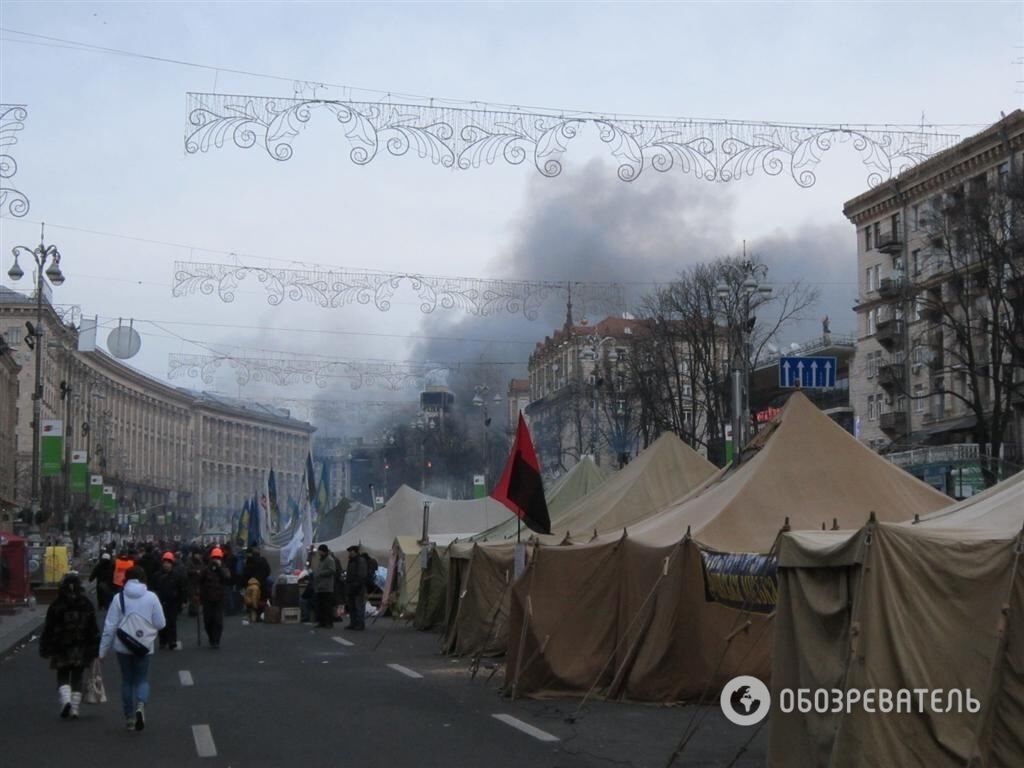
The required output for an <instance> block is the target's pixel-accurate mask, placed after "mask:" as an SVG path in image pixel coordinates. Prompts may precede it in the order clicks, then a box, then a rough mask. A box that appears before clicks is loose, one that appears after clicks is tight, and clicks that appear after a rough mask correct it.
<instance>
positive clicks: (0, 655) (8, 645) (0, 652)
mask: <svg viewBox="0 0 1024 768" xmlns="http://www.w3.org/2000/svg"><path fill="white" fill-rule="evenodd" d="M36 619H37V621H32V622H29V623H27V624H26V625H25V629H24V630H23V631H22V632H21V633H19V634H17V635H15V639H14V640H11V641H0V643H2V644H0V660H4V659H6V658H7V657H8V656H10V655H11V654H12V653H14V652H15V651H17V650H18V649H19V648H20V647H21V646H22V645H24V644H25V643H27V642H28V639H29V638H30V637H32V635H37V634H39V631H40V630H41V629H42V627H43V624H44V623H46V617H45V616H37V617H36Z"/></svg>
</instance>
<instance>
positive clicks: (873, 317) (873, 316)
mask: <svg viewBox="0 0 1024 768" xmlns="http://www.w3.org/2000/svg"><path fill="white" fill-rule="evenodd" d="M877 319H878V310H877V309H872V310H869V311H868V336H874V335H875V325H876V321H877Z"/></svg>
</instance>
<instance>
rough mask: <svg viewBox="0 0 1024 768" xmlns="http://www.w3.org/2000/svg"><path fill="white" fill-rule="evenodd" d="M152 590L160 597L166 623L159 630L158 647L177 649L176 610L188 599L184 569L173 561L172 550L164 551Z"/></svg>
mask: <svg viewBox="0 0 1024 768" xmlns="http://www.w3.org/2000/svg"><path fill="white" fill-rule="evenodd" d="M153 591H154V592H156V596H157V597H158V598H160V605H161V606H162V607H163V609H164V618H165V619H166V620H167V624H166V625H164V628H163V629H161V630H160V647H161V648H167V649H169V650H172V651H176V650H177V649H178V612H179V611H180V610H181V607H182V606H183V605H184V604H185V601H186V600H187V599H188V584H187V581H186V578H185V569H184V568H183V567H182V566H181V565H179V564H178V563H176V562H175V560H174V553H173V552H164V554H163V558H162V561H161V564H160V570H159V571H158V572H157V575H156V582H155V584H154V590H153Z"/></svg>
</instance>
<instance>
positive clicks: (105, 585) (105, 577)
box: [89, 552, 114, 611]
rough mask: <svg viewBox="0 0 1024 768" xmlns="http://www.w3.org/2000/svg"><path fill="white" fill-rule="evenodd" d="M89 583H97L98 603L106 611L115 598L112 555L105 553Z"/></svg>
mask: <svg viewBox="0 0 1024 768" xmlns="http://www.w3.org/2000/svg"><path fill="white" fill-rule="evenodd" d="M89 581H95V582H96V603H97V605H99V608H100V610H101V611H105V610H106V609H107V606H109V605H110V601H111V600H112V599H113V597H114V561H113V560H111V559H110V553H109V552H104V553H103V554H102V555H100V559H99V560H97V561H96V565H94V566H93V568H92V573H90V574H89Z"/></svg>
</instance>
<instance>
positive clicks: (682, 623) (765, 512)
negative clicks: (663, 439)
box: [508, 393, 949, 701]
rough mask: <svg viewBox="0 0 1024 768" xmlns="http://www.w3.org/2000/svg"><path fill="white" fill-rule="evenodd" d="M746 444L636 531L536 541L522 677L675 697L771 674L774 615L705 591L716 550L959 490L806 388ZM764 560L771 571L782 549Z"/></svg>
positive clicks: (517, 649)
mask: <svg viewBox="0 0 1024 768" xmlns="http://www.w3.org/2000/svg"><path fill="white" fill-rule="evenodd" d="M746 454H747V458H746V461H745V462H744V463H743V464H742V465H741V466H740V467H739V468H738V469H736V470H730V471H727V472H722V473H719V474H718V475H717V476H716V477H715V478H713V479H712V480H710V481H708V482H706V483H704V484H703V485H702V486H701V487H699V488H698V489H697V490H695V491H693V492H692V493H690V494H689V495H687V496H686V497H684V498H683V499H682V500H681V501H679V502H678V503H676V504H675V505H672V506H671V507H669V508H668V509H666V510H664V511H662V512H660V513H659V514H657V515H654V516H651V517H649V518H647V519H646V520H643V521H641V522H638V523H637V524H636V525H634V526H632V527H630V528H629V529H628V531H627V533H626V534H625V535H620V536H619V537H612V536H603V537H599V538H598V539H596V540H595V541H593V542H591V543H589V544H586V545H583V546H578V547H568V548H550V547H544V548H542V549H541V550H540V551H539V552H538V553H536V555H535V557H534V559H533V563H532V565H531V567H530V568H529V569H528V570H527V572H526V574H525V575H524V577H523V578H522V579H520V580H519V581H518V582H517V583H516V584H515V586H514V588H513V590H512V603H513V604H512V608H511V617H510V622H509V666H508V683H509V685H510V686H512V687H514V688H515V690H516V691H517V692H518V693H531V694H535V695H545V694H566V693H580V692H584V691H587V690H590V689H591V687H592V686H596V690H599V691H601V692H603V693H605V694H606V695H611V696H622V697H627V698H631V699H636V700H644V701H672V700H679V699H686V698H692V697H694V696H696V695H698V694H699V693H700V692H702V691H703V690H705V688H708V687H709V688H710V689H711V690H715V689H716V688H717V687H718V686H719V685H720V684H721V683H723V682H725V681H726V680H728V679H729V678H730V677H732V676H734V675H735V674H740V673H744V674H754V675H758V676H761V677H763V678H767V676H768V674H769V659H770V650H771V645H770V640H771V634H770V632H769V628H768V624H767V621H768V620H767V619H766V618H765V617H764V616H762V615H757V614H749V613H744V612H740V611H738V610H735V609H733V608H728V607H725V606H724V605H721V604H718V603H711V602H707V601H706V600H705V580H704V577H703V562H702V561H703V559H704V557H703V553H706V552H707V551H709V550H718V551H721V552H733V553H762V554H763V553H769V552H770V551H771V550H772V549H773V545H774V542H775V540H776V538H777V535H778V532H779V531H780V529H781V528H782V527H783V525H784V524H785V522H786V520H787V519H788V520H789V523H790V525H791V526H792V527H793V528H797V529H819V530H820V528H821V526H822V524H827V525H828V526H831V525H832V522H833V519H838V521H839V522H840V524H843V523H846V524H848V525H858V524H862V523H863V522H864V521H866V520H867V519H868V516H869V514H870V513H871V512H874V513H875V514H876V515H877V516H878V517H879V519H883V520H905V519H907V518H910V517H912V516H913V515H914V514H925V513H927V512H931V511H933V510H936V509H939V508H940V507H943V506H945V504H946V503H948V501H949V499H948V498H947V497H945V496H943V495H942V494H940V493H939V492H937V491H935V490H934V489H933V488H931V487H930V486H928V485H926V484H924V483H922V482H920V481H919V480H917V479H915V478H914V477H912V476H911V475H909V474H907V473H906V472H904V471H903V470H901V469H899V468H897V467H895V466H893V465H892V464H890V463H889V462H887V461H885V460H884V459H882V458H880V457H878V456H877V455H875V454H874V453H873V452H871V451H870V450H868V449H867V448H865V447H864V446H862V445H861V444H860V443H859V442H858V441H857V440H855V439H854V438H853V437H851V436H850V435H849V434H848V433H846V432H845V431H844V430H843V429H842V428H841V427H839V426H838V425H837V424H836V423H835V422H833V421H832V420H831V419H829V418H828V417H827V416H826V415H825V414H823V413H822V412H821V411H820V410H818V408H817V407H816V406H814V405H813V404H812V403H811V402H810V401H809V400H808V399H807V398H806V397H805V396H803V395H802V394H800V393H796V394H794V395H793V396H792V397H791V398H790V399H789V402H788V403H787V405H786V407H785V408H784V409H783V411H782V413H781V414H780V415H779V417H778V418H777V420H776V421H775V422H773V423H772V424H771V425H769V427H768V428H767V429H766V430H764V432H762V434H761V435H759V436H758V438H757V439H756V440H755V441H754V442H753V443H752V444H751V445H750V446H748V450H747V451H746ZM610 483H611V481H609V483H607V484H606V486H607V485H608V484H610ZM606 486H605V487H606ZM687 531H689V532H690V534H691V537H688V536H687ZM762 560H763V561H764V563H765V569H766V573H768V572H769V571H768V569H769V568H770V564H771V562H772V561H771V558H762ZM520 641H522V642H520Z"/></svg>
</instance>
